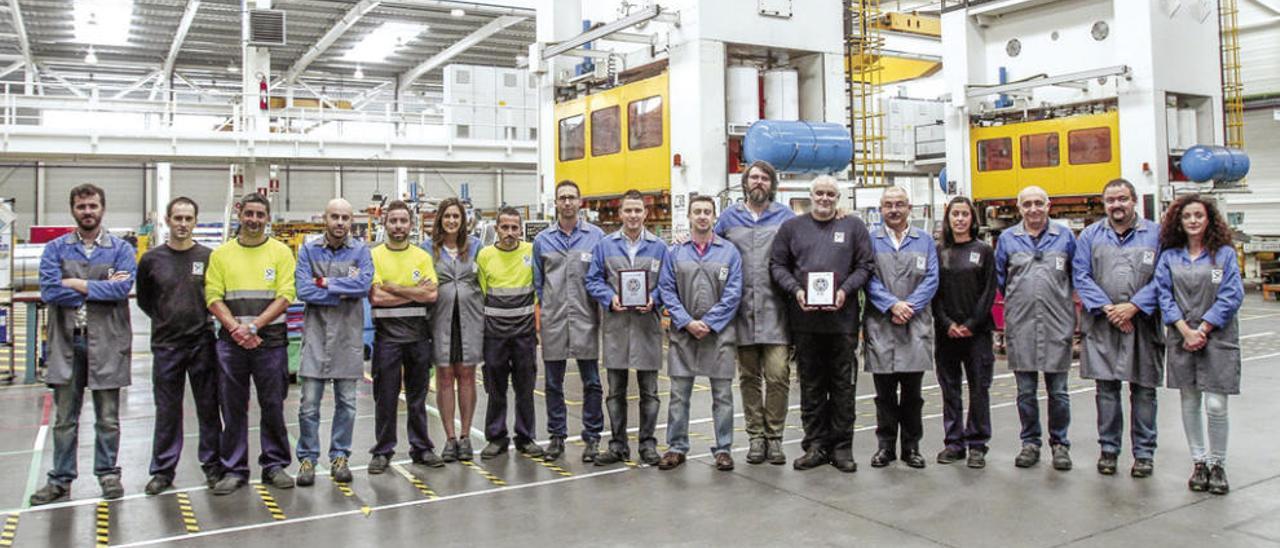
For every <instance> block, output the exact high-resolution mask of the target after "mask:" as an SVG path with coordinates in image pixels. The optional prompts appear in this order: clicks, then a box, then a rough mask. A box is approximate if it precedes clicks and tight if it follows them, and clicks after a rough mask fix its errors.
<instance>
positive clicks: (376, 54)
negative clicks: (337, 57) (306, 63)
mask: <svg viewBox="0 0 1280 548" xmlns="http://www.w3.org/2000/svg"><path fill="white" fill-rule="evenodd" d="M426 31H427V26H426V25H418V24H413V23H383V24H382V25H380V26H379V27H378V28H377V29H374V30H373V32H370V33H369V34H366V35H365V36H364V38H363V39H361V40H360V41H359V42H357V43H356V45H355V46H353V47H352V48H351V49H349V50H347V53H346V55H343V56H342V58H343V59H344V60H347V61H354V62H359V63H381V62H383V61H385V60H386V59H387V57H390V56H391V54H393V53H395V52H396V51H397V50H400V49H402V48H404V47H405V46H407V45H409V42H412V41H413V40H414V39H416V38H417V37H418V36H419V35H421V34H422V33H424V32H426Z"/></svg>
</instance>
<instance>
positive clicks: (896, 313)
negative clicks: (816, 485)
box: [863, 187, 938, 468]
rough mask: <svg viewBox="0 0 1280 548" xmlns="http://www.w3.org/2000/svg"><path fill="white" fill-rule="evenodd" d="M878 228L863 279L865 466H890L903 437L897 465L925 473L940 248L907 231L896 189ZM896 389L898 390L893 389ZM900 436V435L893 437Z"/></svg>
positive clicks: (887, 196) (903, 202)
mask: <svg viewBox="0 0 1280 548" xmlns="http://www.w3.org/2000/svg"><path fill="white" fill-rule="evenodd" d="M880 215H881V216H882V217H883V219H884V226H882V227H880V229H878V230H876V231H875V233H873V234H872V235H871V236H872V246H873V247H872V249H873V251H874V253H875V271H874V272H873V273H872V276H871V280H870V281H869V282H867V302H868V303H869V304H870V305H871V306H870V307H869V308H868V309H867V317H866V323H865V325H864V336H863V339H864V340H865V341H866V351H865V352H866V358H865V359H866V368H867V372H868V373H871V374H872V377H871V378H872V380H874V381H875V384H876V439H878V440H879V446H880V448H879V450H877V451H876V453H875V455H872V457H871V466H872V467H874V468H882V467H884V466H888V465H889V463H890V462H893V461H894V460H895V459H896V458H897V455H895V454H894V445H895V444H897V443H898V441H899V439H900V440H901V447H902V460H903V462H905V463H907V466H910V467H912V468H924V466H925V461H924V456H923V455H921V454H920V438H921V437H923V435H924V424H923V418H922V417H921V415H920V412H921V409H922V408H923V407H924V399H922V397H921V395H920V390H921V386H920V385H921V382H922V381H923V380H924V373H925V371H928V370H930V369H933V310H932V308H930V306H929V304H930V302H931V301H932V300H933V294H934V293H935V292H936V291H937V290H938V249H937V247H935V246H934V243H933V238H931V237H929V234H928V233H926V232H925V231H923V230H920V229H918V228H911V225H910V224H909V223H908V220H909V219H910V217H911V199H910V198H909V197H908V196H907V192H906V191H905V190H903V189H901V188H898V187H893V188H889V189H886V190H885V191H884V194H882V195H881V196H880ZM899 390H900V391H899ZM899 432H901V438H899Z"/></svg>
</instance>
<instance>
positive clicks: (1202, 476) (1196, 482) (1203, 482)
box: [1187, 462, 1209, 493]
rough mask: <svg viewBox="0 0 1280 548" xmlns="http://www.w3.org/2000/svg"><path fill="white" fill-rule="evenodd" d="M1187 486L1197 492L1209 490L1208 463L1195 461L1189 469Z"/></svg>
mask: <svg viewBox="0 0 1280 548" xmlns="http://www.w3.org/2000/svg"><path fill="white" fill-rule="evenodd" d="M1187 488H1188V489H1191V490H1192V491H1195V492H1197V493H1200V492H1204V491H1208V490H1209V465H1207V464H1205V463H1203V462H1197V463H1196V466H1195V468H1194V469H1192V470H1191V479H1188V480H1187Z"/></svg>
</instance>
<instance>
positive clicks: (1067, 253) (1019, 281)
mask: <svg viewBox="0 0 1280 548" xmlns="http://www.w3.org/2000/svg"><path fill="white" fill-rule="evenodd" d="M1045 230H1046V231H1047V233H1046V234H1044V236H1043V238H1042V240H1041V242H1040V248H1039V250H1036V249H1034V248H1032V247H1031V244H1030V237H1029V236H1028V235H1027V233H1026V231H1025V230H1024V229H1023V227H1022V224H1021V223H1019V224H1018V225H1016V226H1014V227H1013V228H1011V229H1009V230H1006V231H1005V232H1004V233H1003V234H1001V235H1000V245H999V246H997V248H996V274H997V276H998V277H1000V279H1001V280H1002V281H1003V282H1004V336H1005V344H1006V347H1007V348H1008V352H1009V369H1011V370H1013V371H1027V372H1037V371H1038V372H1044V373H1065V372H1067V371H1070V370H1071V339H1072V338H1073V337H1074V336H1075V330H1076V306H1075V302H1074V301H1073V300H1072V296H1071V291H1072V282H1071V259H1072V255H1073V253H1074V250H1075V244H1074V242H1073V239H1072V237H1071V231H1070V229H1068V228H1067V227H1065V226H1061V225H1059V224H1057V223H1054V222H1050V223H1049V226H1048V227H1047V228H1045Z"/></svg>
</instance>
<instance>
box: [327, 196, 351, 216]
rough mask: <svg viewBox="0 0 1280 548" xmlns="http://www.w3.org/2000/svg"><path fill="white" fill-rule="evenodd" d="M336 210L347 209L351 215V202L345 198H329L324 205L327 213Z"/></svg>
mask: <svg viewBox="0 0 1280 548" xmlns="http://www.w3.org/2000/svg"><path fill="white" fill-rule="evenodd" d="M335 211H345V212H347V215H351V202H348V201H347V200H346V199H345V198H334V199H332V200H329V203H328V204H325V206H324V213H325V215H328V214H329V213H330V212H335Z"/></svg>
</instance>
